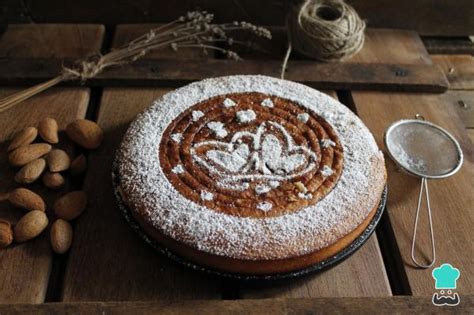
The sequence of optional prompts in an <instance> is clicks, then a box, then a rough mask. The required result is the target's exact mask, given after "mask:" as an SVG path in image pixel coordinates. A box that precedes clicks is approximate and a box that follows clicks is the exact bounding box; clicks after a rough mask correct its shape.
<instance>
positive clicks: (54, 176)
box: [42, 172, 64, 189]
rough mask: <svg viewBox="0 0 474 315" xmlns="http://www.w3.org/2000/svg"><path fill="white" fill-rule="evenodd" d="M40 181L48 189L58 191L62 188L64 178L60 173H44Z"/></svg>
mask: <svg viewBox="0 0 474 315" xmlns="http://www.w3.org/2000/svg"><path fill="white" fill-rule="evenodd" d="M42 180H43V184H44V185H45V186H46V187H48V188H50V189H60V188H61V187H63V186H64V177H63V175H61V174H60V173H51V172H46V173H44V175H43V178H42Z"/></svg>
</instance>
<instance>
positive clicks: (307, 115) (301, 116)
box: [296, 113, 309, 123]
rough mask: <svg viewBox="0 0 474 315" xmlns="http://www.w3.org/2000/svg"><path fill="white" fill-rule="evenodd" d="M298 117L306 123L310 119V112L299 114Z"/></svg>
mask: <svg viewBox="0 0 474 315" xmlns="http://www.w3.org/2000/svg"><path fill="white" fill-rule="evenodd" d="M296 118H298V120H299V121H301V122H304V123H306V122H308V120H309V114H308V113H301V114H298V116H296Z"/></svg>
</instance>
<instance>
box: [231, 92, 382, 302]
mask: <svg viewBox="0 0 474 315" xmlns="http://www.w3.org/2000/svg"><path fill="white" fill-rule="evenodd" d="M325 93H326V94H329V95H330V96H332V97H334V98H337V95H336V93H335V92H325ZM347 279H351V281H347ZM240 295H241V297H242V298H245V299H255V298H311V297H342V296H346V297H347V296H352V297H357V296H368V297H369V296H372V297H373V296H389V295H391V289H390V284H389V282H388V279H387V274H386V272H385V267H384V264H383V260H382V255H381V253H380V248H379V244H378V242H377V236H376V235H375V234H374V235H372V236H371V237H370V239H369V240H368V241H367V243H366V244H364V246H362V248H360V250H358V251H357V252H356V253H355V254H354V255H352V256H351V257H350V258H349V259H347V260H345V261H343V262H342V263H340V264H339V265H337V266H335V267H333V268H331V269H329V270H326V271H324V272H321V273H319V274H316V275H311V276H307V277H303V278H300V279H297V280H293V281H282V282H277V283H275V282H270V283H243V284H242V285H241V288H240Z"/></svg>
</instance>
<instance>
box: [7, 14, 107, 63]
mask: <svg viewBox="0 0 474 315" xmlns="http://www.w3.org/2000/svg"><path fill="white" fill-rule="evenodd" d="M68 11H69V10H68ZM103 35H104V26H103V25H93V24H81V25H77V24H11V25H8V29H7V31H6V32H5V33H3V35H1V36H0V56H1V57H8V58H30V57H37V58H38V57H39V58H59V59H61V58H84V57H86V56H87V55H90V54H94V53H98V52H100V48H101V46H102V37H103Z"/></svg>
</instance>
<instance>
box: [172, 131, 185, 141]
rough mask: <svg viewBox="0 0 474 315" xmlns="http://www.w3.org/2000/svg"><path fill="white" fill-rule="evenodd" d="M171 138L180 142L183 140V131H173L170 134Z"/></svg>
mask: <svg viewBox="0 0 474 315" xmlns="http://www.w3.org/2000/svg"><path fill="white" fill-rule="evenodd" d="M170 138H171V140H173V141H174V142H176V143H180V142H181V141H182V140H183V135H182V134H181V133H173V134H172V135H171V136H170Z"/></svg>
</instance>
